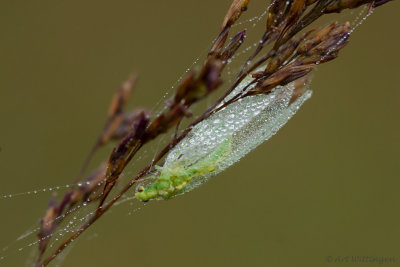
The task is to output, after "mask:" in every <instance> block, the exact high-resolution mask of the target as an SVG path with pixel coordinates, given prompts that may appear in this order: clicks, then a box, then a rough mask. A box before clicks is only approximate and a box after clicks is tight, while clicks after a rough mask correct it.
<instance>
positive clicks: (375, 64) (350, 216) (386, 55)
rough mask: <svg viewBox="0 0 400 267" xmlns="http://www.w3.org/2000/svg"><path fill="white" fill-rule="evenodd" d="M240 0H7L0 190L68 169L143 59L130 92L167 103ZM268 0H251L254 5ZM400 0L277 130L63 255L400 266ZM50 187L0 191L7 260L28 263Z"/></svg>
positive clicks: (141, 262) (98, 259) (113, 215)
mask: <svg viewBox="0 0 400 267" xmlns="http://www.w3.org/2000/svg"><path fill="white" fill-rule="evenodd" d="M230 3H231V1H230V0H223V1H222V0H220V1H215V0H205V1H183V0H173V1H160V0H155V1H123V0H116V1H104V0H101V1H76V0H72V1H59V0H57V1H54V0H52V1H50V0H42V1H39V2H38V1H10V0H3V1H1V2H0V96H1V97H0V124H1V131H0V147H1V152H0V171H1V179H0V193H1V194H2V193H17V192H24V191H30V190H33V189H37V188H45V187H49V186H53V185H62V184H68V183H71V181H72V180H73V178H74V177H75V175H76V173H77V172H78V170H79V168H80V166H81V163H82V161H83V160H84V158H85V156H86V154H87V152H88V150H89V148H90V147H91V145H92V144H93V142H94V138H95V137H96V136H97V134H98V132H99V130H100V129H101V128H102V125H103V123H104V120H105V115H106V111H107V108H108V104H109V101H110V98H111V96H112V94H113V93H114V90H115V89H116V88H117V87H118V85H119V84H120V82H122V81H123V80H125V79H126V78H127V77H128V75H129V74H130V73H131V72H132V71H137V72H138V74H139V77H140V81H139V83H138V87H137V88H136V90H135V92H134V94H133V97H132V101H131V102H130V107H131V108H133V107H137V106H141V107H150V108H152V107H154V104H155V103H156V102H158V101H159V100H160V99H161V97H162V96H163V94H164V92H165V91H166V90H168V89H169V88H170V87H171V86H172V85H173V84H174V83H175V82H176V80H177V79H178V78H179V77H180V76H181V75H182V74H183V72H184V71H185V70H186V69H187V68H188V67H190V65H191V63H192V62H193V61H194V60H195V59H196V58H197V57H198V56H199V55H204V54H205V53H206V52H207V48H208V47H209V46H210V42H211V41H212V39H213V38H214V37H215V36H216V34H217V33H218V29H219V26H220V23H221V22H222V18H223V16H224V15H225V12H226V10H227V8H228V7H229V5H230ZM265 5H266V3H265V1H261V0H260V1H258V0H253V1H252V3H251V4H250V6H249V8H250V11H249V12H250V13H249V14H248V15H246V16H247V17H250V16H251V14H253V15H254V14H261V13H262V10H263V8H264V7H265ZM399 7H400V6H399V2H393V3H389V4H388V5H386V6H383V7H381V8H379V9H377V10H376V11H375V13H374V14H373V16H371V17H370V18H369V19H368V20H367V21H366V22H365V23H364V25H362V27H360V28H359V29H358V30H357V31H356V32H355V33H354V34H353V35H352V37H351V42H350V45H349V46H348V47H347V48H345V49H344V51H343V52H342V53H341V55H340V57H339V58H338V59H337V60H335V61H334V62H331V63H329V64H327V65H324V66H321V67H319V69H318V70H317V71H316V72H315V74H314V80H313V84H312V88H313V89H314V95H313V97H312V98H311V100H309V101H308V102H307V103H306V104H305V105H304V106H303V108H302V109H301V110H300V111H299V112H298V114H297V115H296V116H295V117H294V118H293V119H292V120H291V121H290V122H289V123H288V124H287V125H286V126H285V127H284V128H283V129H282V130H281V131H280V132H279V133H278V134H277V135H276V136H275V137H273V138H272V139H271V140H270V141H268V142H267V143H265V144H263V145H262V146H260V147H259V148H258V149H256V150H255V151H254V152H252V153H251V154H250V155H248V156H247V157H246V158H244V159H243V160H242V161H241V162H240V163H239V164H236V165H235V166H233V167H231V168H230V169H229V170H227V171H225V172H224V173H222V174H220V175H218V177H215V178H213V179H211V180H210V181H209V182H208V183H207V184H205V185H204V186H201V187H200V188H198V189H196V190H194V191H192V192H190V193H189V194H185V195H184V196H181V197H178V198H175V199H173V200H171V201H166V202H153V203H151V204H150V205H148V207H146V208H145V209H142V210H140V211H138V212H134V213H133V214H132V215H129V213H130V212H132V211H133V207H131V206H130V205H129V204H125V205H121V206H118V207H115V208H114V209H112V211H111V212H110V213H109V214H108V216H105V217H104V218H102V219H101V220H100V221H98V222H97V223H96V224H95V225H94V226H93V227H92V228H91V229H90V230H89V231H88V232H87V233H85V234H84V235H83V236H81V237H80V238H79V240H77V241H76V242H75V244H74V247H73V249H72V250H71V251H70V253H69V254H68V255H67V257H66V258H65V259H64V260H63V261H62V265H61V266H99V267H102V266H161V265H162V266H278V267H290V266H342V265H345V266H348V265H352V264H353V265H357V266H382V265H379V264H374V263H364V264H362V263H361V264H360V263H359V264H355V263H334V262H329V259H330V258H327V257H334V258H336V257H346V256H370V257H375V256H376V257H382V256H386V257H395V258H396V262H395V263H392V264H386V265H389V266H400V252H399V250H398V248H399V242H400V228H399V224H400V215H399V211H398V206H399V202H400V195H399V186H400V181H399V172H400V164H399V163H400V157H399V151H400V141H399V136H400V126H399V119H398V114H399V111H398V107H399V104H398V100H399V98H400V92H399V90H398V88H399V82H400V80H399V71H400V69H399V63H398V62H399V60H400V56H399V53H398V47H399V45H400V37H399V34H398V31H397V30H396V29H397V28H398V26H399V25H400V24H399V22H400V20H399V17H398V11H399ZM251 12H252V13H251ZM356 13H357V12H355V13H354V14H353V15H352V16H350V19H351V18H354V17H355V16H356V15H357V14H356ZM332 17H334V16H332ZM340 17H342V16H340ZM330 18H331V17H330ZM263 23H264V21H262V22H260V25H259V26H258V29H261V28H262V27H263ZM243 27H244V26H243ZM239 29H241V27H238V28H235V30H239ZM258 36H259V35H256V36H254V38H256V37H258ZM254 40H255V39H254ZM250 44H251V43H250ZM111 148H112V146H111V145H110V146H107V147H105V148H104V149H103V150H101V151H100V153H99V154H98V155H97V156H96V158H95V161H97V162H99V161H100V160H101V159H104V158H106V157H107V155H108V153H109V151H110V150H111ZM148 153H153V152H148ZM95 165H96V164H95V162H94V163H93V164H92V166H95ZM130 174H133V173H130ZM49 197H50V195H49V194H47V193H43V194H40V195H38V196H36V197H28V196H21V197H14V198H11V199H6V200H4V199H0V212H1V213H0V214H1V215H0V216H1V227H0V249H1V248H3V247H5V246H8V245H11V246H10V249H9V250H8V251H6V252H4V253H3V252H1V251H0V255H5V256H6V259H4V260H3V261H0V266H3V265H4V266H25V264H26V262H27V259H28V262H29V257H30V254H31V253H32V252H31V251H32V250H31V249H28V248H27V247H26V245H27V244H28V243H29V242H26V241H22V242H17V243H15V244H13V241H15V240H16V238H17V237H18V236H19V235H21V234H23V233H24V232H25V230H26V229H28V228H29V227H31V228H32V227H33V228H34V227H36V226H37V225H38V224H37V222H38V220H39V218H40V217H41V216H42V215H43V214H44V210H45V208H46V206H47V203H48V200H49ZM20 247H23V248H24V250H23V251H21V252H18V248H20ZM33 251H36V248H35V249H34V250H33ZM27 266H31V265H29V264H28V265H27ZM51 266H56V264H53V265H51Z"/></svg>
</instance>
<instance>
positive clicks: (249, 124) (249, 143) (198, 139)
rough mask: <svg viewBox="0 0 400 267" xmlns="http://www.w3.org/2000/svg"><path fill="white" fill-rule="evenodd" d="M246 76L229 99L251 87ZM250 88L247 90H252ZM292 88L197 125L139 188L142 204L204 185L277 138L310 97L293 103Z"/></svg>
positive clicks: (306, 95)
mask: <svg viewBox="0 0 400 267" xmlns="http://www.w3.org/2000/svg"><path fill="white" fill-rule="evenodd" d="M251 80H252V78H251V76H248V77H247V78H246V79H245V80H243V82H242V83H241V84H240V85H239V86H238V87H237V88H236V89H235V90H234V91H233V92H232V93H231V94H230V95H229V96H227V98H226V99H225V100H228V99H229V98H231V97H233V96H234V95H236V94H237V93H238V92H240V91H241V90H242V89H243V88H245V86H246V85H248V84H249V83H250V82H251ZM251 88H252V87H251V86H249V88H248V90H249V89H251ZM294 89H295V86H294V83H290V84H288V85H286V86H278V87H276V88H275V89H273V91H272V92H271V93H270V94H268V95H255V96H249V97H246V98H243V99H241V100H239V101H237V102H234V103H233V104H230V105H228V106H227V107H225V108H223V109H221V110H220V111H218V112H216V113H215V114H213V115H212V116H210V117H209V118H208V119H206V120H204V121H202V122H201V123H199V124H197V125H196V126H195V127H193V129H192V130H191V132H190V133H189V134H188V136H186V137H185V138H184V139H183V140H182V141H181V142H180V143H178V144H177V145H176V146H175V148H173V149H172V150H171V151H170V153H169V154H168V156H167V158H166V160H165V164H164V166H162V167H160V166H157V167H156V169H157V174H155V175H154V174H153V175H149V177H147V178H149V180H151V181H152V182H150V183H149V184H147V185H145V186H140V187H139V188H138V190H137V192H136V197H137V198H138V199H140V200H142V201H148V200H152V199H169V198H171V197H173V196H176V195H179V194H182V193H185V192H187V191H190V190H192V189H194V188H196V187H197V186H199V185H201V184H203V183H204V182H205V181H207V179H208V178H210V177H212V176H214V175H216V174H217V173H219V172H221V171H223V170H224V169H226V168H228V167H229V166H231V165H233V164H234V163H235V162H237V161H238V160H240V159H241V158H242V157H243V156H245V155H246V154H247V153H249V152H250V151H251V150H253V149H254V148H256V147H257V146H258V145H260V144H261V143H263V142H264V141H266V140H268V139H269V138H270V137H271V136H273V135H274V134H275V133H276V132H277V131H278V130H279V129H280V128H281V127H282V126H283V125H284V124H286V122H287V121H288V120H289V119H290V118H291V117H292V116H293V115H294V114H295V113H296V111H297V110H298V109H299V108H300V107H301V105H302V104H303V103H304V102H305V101H306V100H307V99H309V98H310V97H311V91H310V90H307V91H305V93H303V94H302V95H301V96H299V97H298V98H297V99H296V100H295V101H294V102H291V99H292V96H293V91H294Z"/></svg>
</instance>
